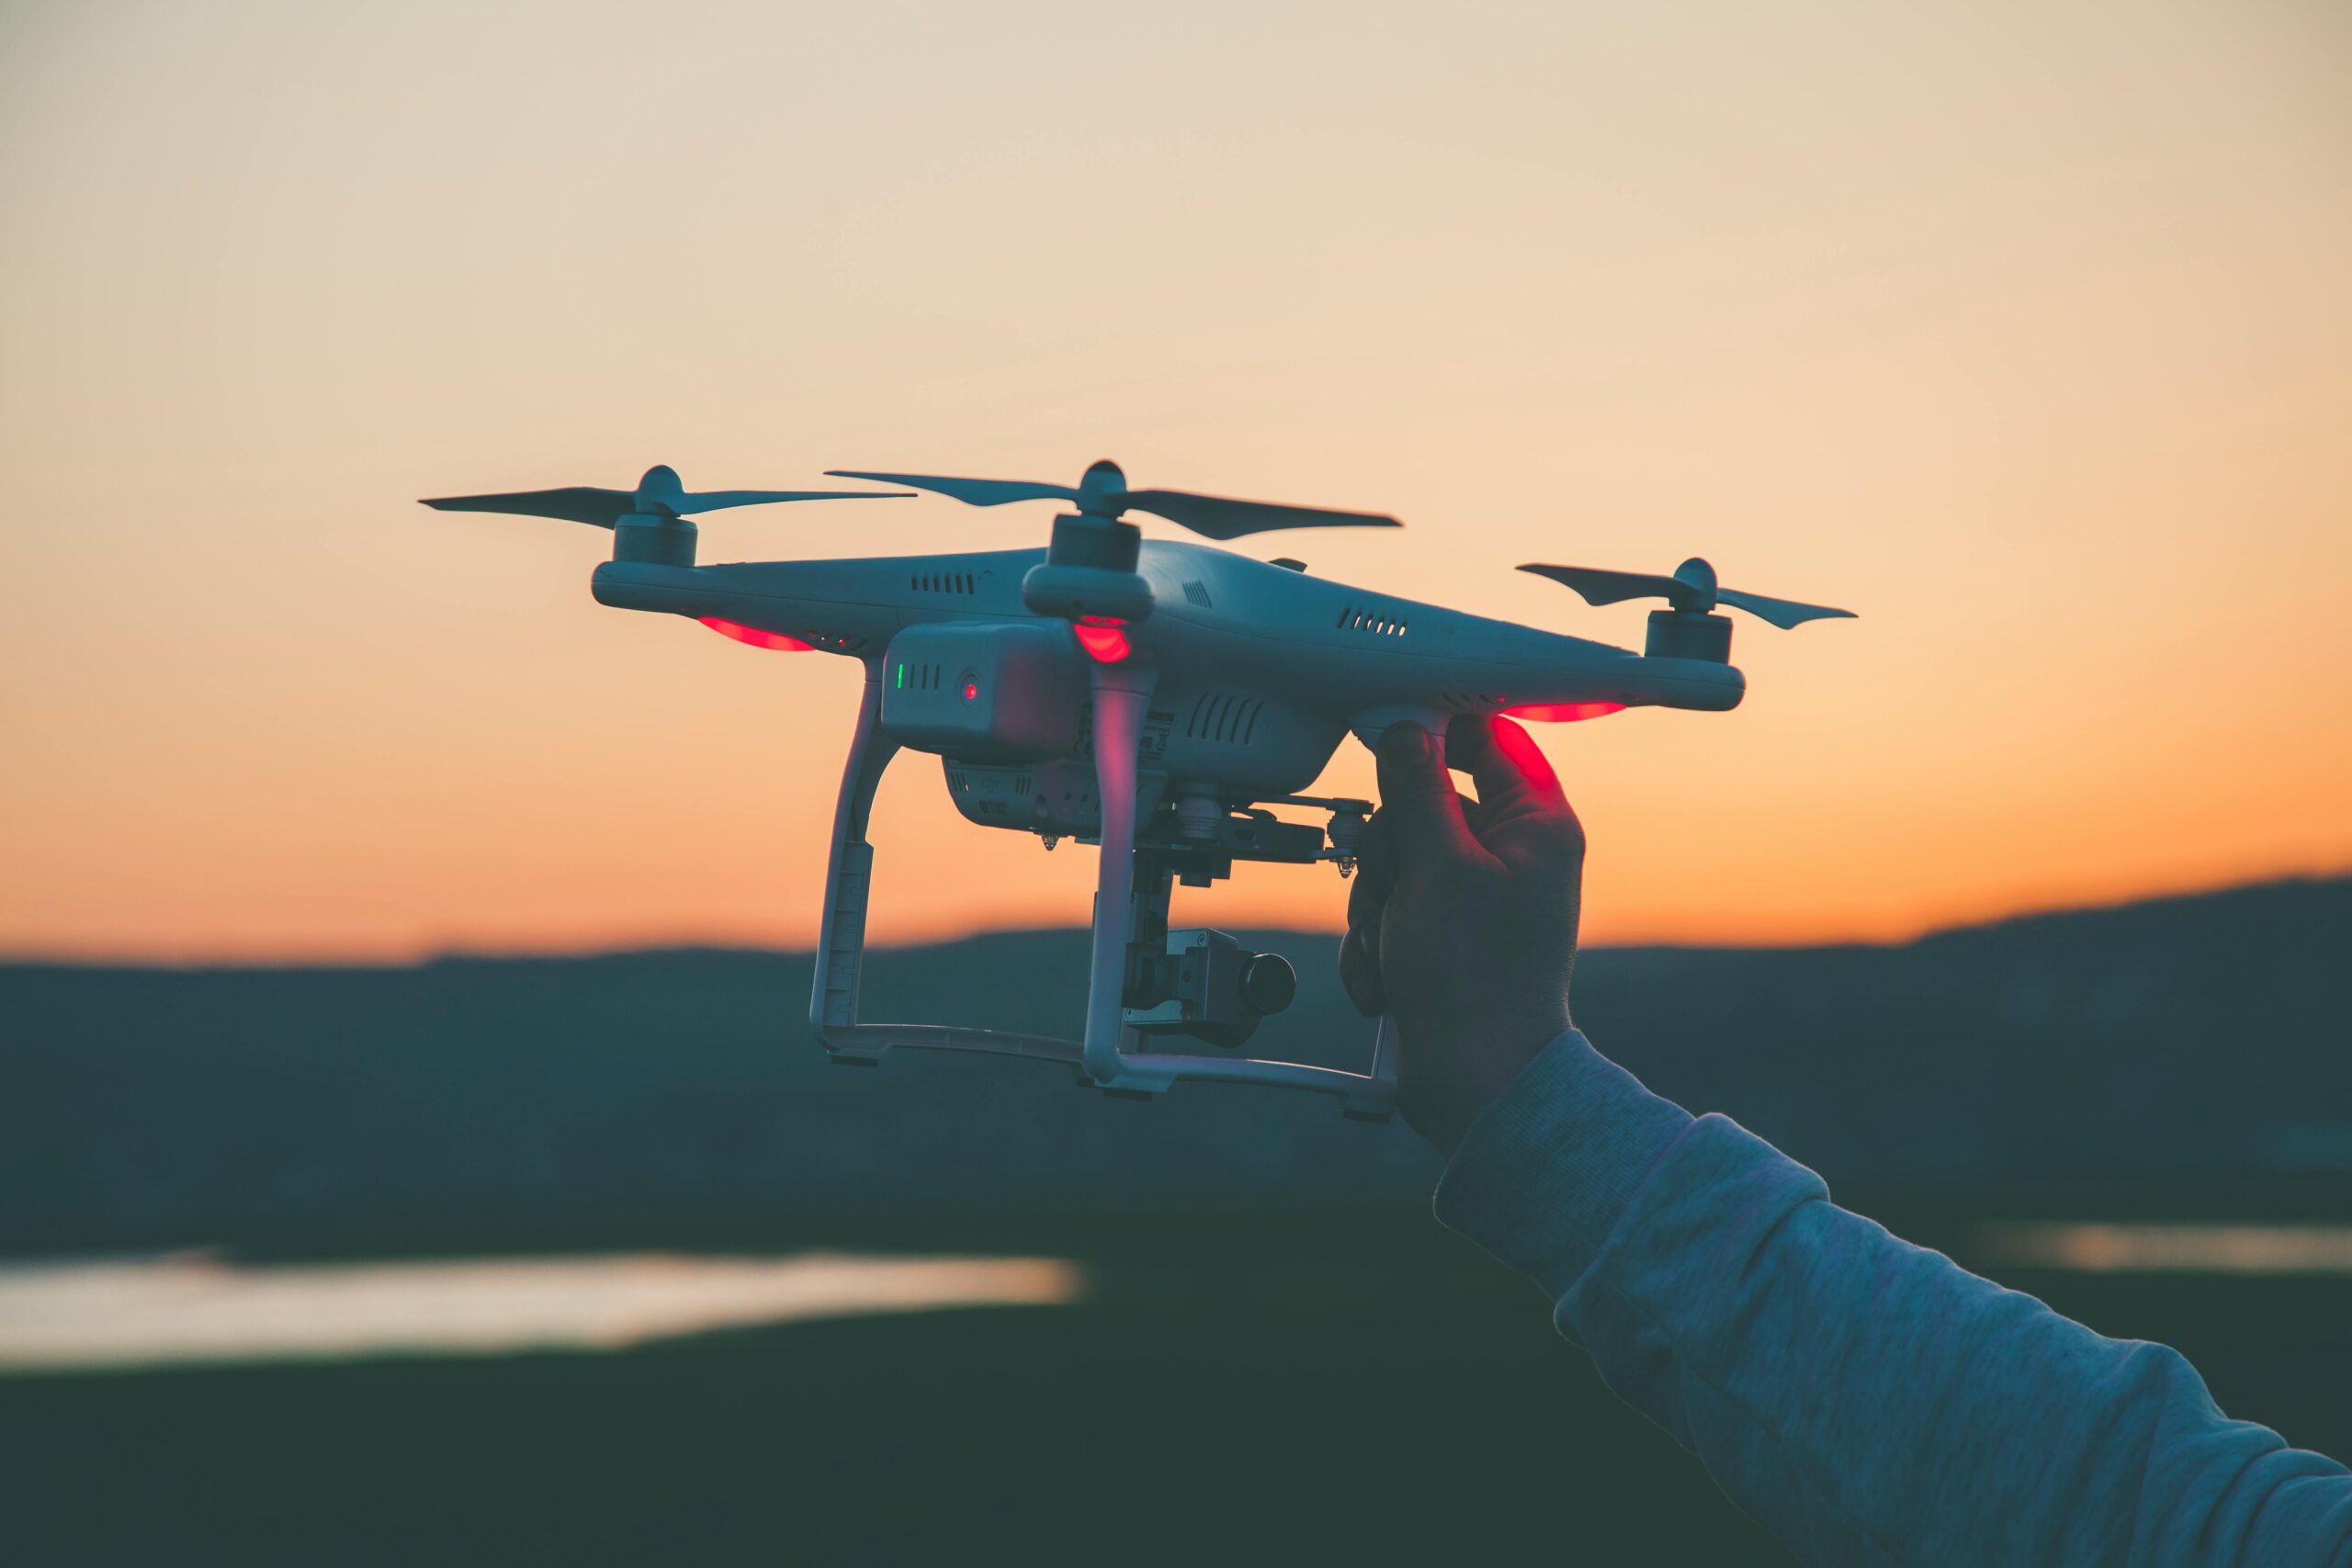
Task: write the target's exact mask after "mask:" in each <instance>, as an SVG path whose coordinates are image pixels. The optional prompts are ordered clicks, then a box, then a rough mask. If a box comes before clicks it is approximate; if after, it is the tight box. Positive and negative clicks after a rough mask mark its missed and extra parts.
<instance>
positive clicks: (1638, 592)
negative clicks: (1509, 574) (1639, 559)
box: [1519, 556, 1854, 631]
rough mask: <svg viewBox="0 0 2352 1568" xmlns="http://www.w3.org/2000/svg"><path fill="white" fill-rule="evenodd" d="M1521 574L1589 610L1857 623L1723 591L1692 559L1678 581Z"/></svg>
mask: <svg viewBox="0 0 2352 1568" xmlns="http://www.w3.org/2000/svg"><path fill="white" fill-rule="evenodd" d="M1519 570H1521V571H1532V572H1533V573H1534V574H1535V575H1536V576H1538V577H1548V578H1550V579H1551V580H1552V581H1555V582H1560V583H1565V584H1566V585H1567V586H1568V587H1570V588H1573V589H1575V590H1576V591H1577V592H1578V593H1580V594H1582V595H1583V596H1584V602H1585V603H1586V604H1618V603H1620V602H1621V601H1623V600H1626V599H1664V600H1666V601H1668V603H1670V604H1673V606H1674V607H1675V608H1676V609H1678V610H1687V611H1692V612H1695V613H1697V614H1701V615H1704V614H1705V613H1706V612H1708V611H1710V610H1712V609H1713V608H1714V607H1715V606H1716V605H1717V604H1729V605H1731V606H1732V607H1733V608H1735V609H1740V610H1745V611H1747V613H1748V614H1749V615H1754V616H1756V617H1757V618H1758V619H1759V620H1763V621H1769V622H1770V623H1771V624H1772V625H1774V626H1778V627H1780V628H1781V630H1782V631H1787V630H1790V629H1791V628H1792V627H1795V626H1803V625H1804V623H1805V622H1807V621H1818V620H1826V619H1827V618H1829V617H1831V616H1837V615H1843V616H1846V617H1847V618H1849V619H1851V618H1853V615H1854V612H1853V611H1851V610H1836V609H1832V608H1830V607H1829V606H1828V605H1826V604H1799V603H1797V602H1796V601H1795V600H1793V599H1773V598H1770V597H1768V596H1766V595H1765V594H1762V593H1746V592H1741V591H1740V590H1738V589H1736V588H1722V587H1718V586H1717V585H1716V583H1715V569H1714V568H1713V567H1712V566H1710V565H1708V564H1707V562H1706V561H1705V560H1704V559H1703V558H1701V557H1698V556H1692V557H1691V558H1690V559H1689V560H1687V561H1684V562H1683V563H1682V564H1681V565H1680V566H1679V567H1676V568H1675V569H1674V575H1673V576H1672V577H1660V576H1657V574H1655V573H1653V572H1646V571H1606V570H1600V569H1597V568H1594V567H1587V566H1545V565H1544V564H1543V563H1542V562H1539V561H1530V562H1528V563H1527V564H1526V565H1523V566H1521V568H1520V569H1519Z"/></svg>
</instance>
